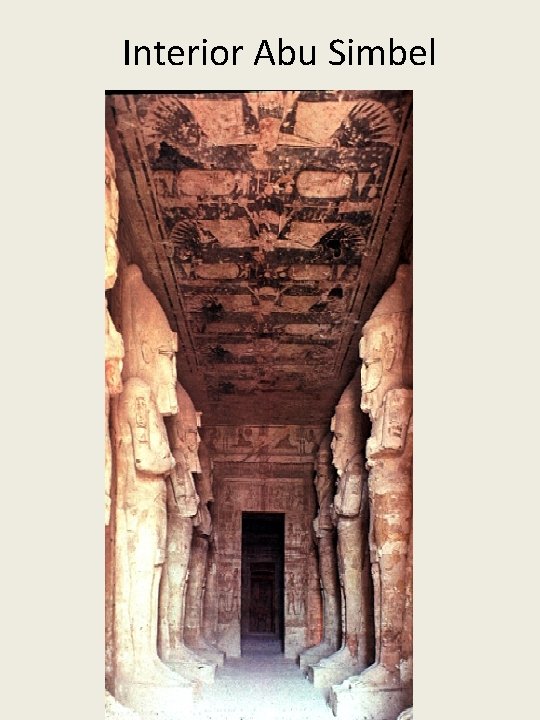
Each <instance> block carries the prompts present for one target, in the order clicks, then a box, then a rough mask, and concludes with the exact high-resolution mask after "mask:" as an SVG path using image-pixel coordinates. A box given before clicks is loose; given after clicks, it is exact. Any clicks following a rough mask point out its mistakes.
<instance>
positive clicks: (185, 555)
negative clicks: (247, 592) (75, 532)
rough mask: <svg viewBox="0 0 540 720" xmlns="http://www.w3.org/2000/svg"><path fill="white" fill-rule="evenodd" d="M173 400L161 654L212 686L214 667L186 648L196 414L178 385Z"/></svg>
mask: <svg viewBox="0 0 540 720" xmlns="http://www.w3.org/2000/svg"><path fill="white" fill-rule="evenodd" d="M176 398H177V403H178V414H177V415H175V416H174V417H171V418H170V419H169V420H168V421H167V424H168V432H169V440H170V444H171V448H172V452H173V455H174V458H175V460H176V468H175V472H174V471H173V472H172V473H171V475H170V478H169V481H168V483H167V557H166V560H165V567H164V573H163V578H162V582H161V587H160V602H159V610H160V611H159V617H160V623H159V627H160V633H159V653H160V656H161V657H162V659H163V660H164V662H166V663H167V665H168V666H169V667H171V668H172V669H173V670H175V671H176V672H179V673H181V674H182V675H183V676H184V677H186V678H189V679H190V680H199V681H201V682H204V683H212V682H214V677H215V668H216V664H215V663H211V662H207V661H206V660H204V659H203V658H202V657H201V656H199V655H198V654H196V653H194V652H193V651H192V650H191V649H190V648H189V647H187V645H186V641H185V634H184V625H185V617H186V593H187V587H188V575H189V564H190V557H191V551H192V537H193V521H194V518H195V516H196V515H197V511H198V508H199V496H198V495H197V491H196V487H195V482H194V478H193V473H197V472H199V471H200V469H201V468H200V463H199V456H198V448H199V442H200V438H199V426H200V413H198V412H197V411H196V410H195V407H194V405H193V402H192V401H191V398H190V397H189V395H188V393H187V392H186V390H185V389H184V388H183V387H182V385H180V383H177V384H176Z"/></svg>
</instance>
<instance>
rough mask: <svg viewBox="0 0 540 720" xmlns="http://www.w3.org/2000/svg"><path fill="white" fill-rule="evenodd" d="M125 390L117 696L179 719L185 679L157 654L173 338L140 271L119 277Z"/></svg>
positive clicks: (119, 448)
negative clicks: (165, 422) (167, 417)
mask: <svg viewBox="0 0 540 720" xmlns="http://www.w3.org/2000/svg"><path fill="white" fill-rule="evenodd" d="M121 313H122V322H121V329H122V333H123V337H124V342H125V347H126V355H125V362H124V369H123V384H124V389H123V392H122V394H121V395H119V396H117V397H116V398H114V401H113V407H112V418H113V429H114V449H115V459H116V468H117V493H116V508H115V520H116V547H115V560H116V573H115V576H116V584H115V600H116V603H115V639H116V657H115V663H116V673H115V696H116V697H117V699H118V700H119V701H120V702H122V703H123V704H125V705H126V706H127V707H129V708H132V709H133V710H136V711H137V712H139V713H140V714H141V715H143V716H153V714H154V713H159V712H163V713H166V714H168V716H170V717H171V718H180V716H183V712H184V711H182V710H180V708H179V706H180V707H181V706H182V705H184V706H185V705H186V704H187V705H188V706H189V705H190V703H191V700H192V688H191V685H190V683H189V682H187V681H186V680H185V679H183V678H182V677H180V676H179V675H177V674H176V673H174V672H173V671H172V670H171V669H170V668H168V667H167V666H166V665H164V664H163V663H162V662H161V660H160V659H159V657H158V654H157V628H158V591H159V582H160V577H161V571H162V565H163V561H164V557H165V537H166V529H167V515H166V505H165V498H166V487H165V477H166V475H168V474H169V473H170V472H171V470H172V469H173V468H174V467H175V461H174V458H173V456H172V454H171V451H170V448H169V441H168V438H167V432H166V430H165V424H164V422H163V417H164V416H165V415H172V414H174V413H176V412H177V410H178V407H177V401H176V393H175V387H174V386H175V382H176V356H175V353H176V350H177V339H176V335H175V333H172V332H171V330H170V328H169V325H168V323H167V319H166V317H165V314H164V312H163V310H162V309H161V307H160V305H159V303H158V302H157V300H156V298H155V296H154V295H153V294H152V292H151V291H150V290H149V289H148V288H147V287H146V285H145V284H144V281H143V279H142V275H141V271H140V270H139V268H138V267H137V266H136V265H130V266H128V267H127V268H126V270H125V272H124V273H122V276H121Z"/></svg>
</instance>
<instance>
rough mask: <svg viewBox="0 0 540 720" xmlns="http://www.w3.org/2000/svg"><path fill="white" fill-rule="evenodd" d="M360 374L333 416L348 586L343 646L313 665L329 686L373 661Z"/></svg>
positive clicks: (341, 553)
mask: <svg viewBox="0 0 540 720" xmlns="http://www.w3.org/2000/svg"><path fill="white" fill-rule="evenodd" d="M359 405H360V378H359V377H358V376H357V375H356V376H355V377H354V378H353V379H352V380H351V381H350V383H349V384H348V385H347V387H346V388H345V390H344V391H343V394H342V396H341V398H340V401H339V403H338V405H337V406H336V412H335V415H334V417H333V419H332V432H333V439H332V444H331V447H332V462H333V464H334V466H335V468H336V470H337V473H338V484H337V492H336V495H335V497H334V505H333V509H334V513H335V518H336V525H337V534H338V560H339V580H340V584H341V591H342V596H341V597H342V645H341V648H340V650H338V651H337V652H335V653H334V654H333V655H330V656H329V657H327V658H324V659H322V660H320V662H318V663H317V664H315V665H312V666H311V667H310V668H309V670H308V677H309V678H310V680H312V682H313V683H314V684H315V686H316V687H323V688H328V687H330V685H332V684H333V683H336V682H339V681H340V680H343V679H344V678H346V677H348V676H349V675H352V674H354V673H355V672H360V671H361V670H363V669H364V668H365V667H367V666H368V665H369V664H370V662H371V660H372V654H373V647H372V645H373V638H372V628H371V622H370V620H371V617H372V613H371V603H372V594H371V592H370V590H371V588H370V582H369V568H368V564H367V562H366V557H367V549H368V546H367V526H366V525H367V518H368V493H367V483H366V472H365V467H364V453H363V447H364V443H365V439H364V435H363V432H362V423H361V417H360V407H359Z"/></svg>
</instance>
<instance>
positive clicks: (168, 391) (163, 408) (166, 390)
mask: <svg viewBox="0 0 540 720" xmlns="http://www.w3.org/2000/svg"><path fill="white" fill-rule="evenodd" d="M175 349H176V348H175V347H173V344H172V342H171V345H170V346H169V347H166V346H161V347H159V348H158V349H157V352H156V357H155V363H156V376H155V377H156V383H157V397H156V402H157V406H158V410H159V412H160V413H161V414H162V415H175V414H176V413H177V412H178V401H177V398H176V353H175Z"/></svg>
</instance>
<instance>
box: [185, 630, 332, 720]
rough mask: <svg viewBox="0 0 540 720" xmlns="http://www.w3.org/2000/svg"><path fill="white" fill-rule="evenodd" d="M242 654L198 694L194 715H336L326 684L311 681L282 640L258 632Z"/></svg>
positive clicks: (276, 719)
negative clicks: (326, 696) (321, 687)
mask: <svg viewBox="0 0 540 720" xmlns="http://www.w3.org/2000/svg"><path fill="white" fill-rule="evenodd" d="M242 652H243V654H242V657H241V658H237V659H230V660H227V661H226V663H225V665H224V666H223V667H221V668H219V670H218V672H217V673H216V681H215V683H214V685H209V686H204V688H203V690H202V692H201V696H200V697H196V698H195V703H194V707H193V716H192V717H193V720H255V719H256V720H331V718H333V715H332V711H331V709H330V708H329V707H328V706H327V705H326V703H325V699H324V694H323V691H322V690H318V689H317V688H315V687H313V685H312V684H311V683H310V682H308V681H307V680H306V679H305V678H304V677H303V674H302V671H301V670H300V669H299V667H298V666H297V665H296V664H295V663H294V661H292V660H287V659H285V658H284V657H283V654H282V653H281V651H280V649H279V642H278V641H277V640H275V641H272V640H270V641H269V640H266V639H265V640H259V639H257V638H256V637H255V636H251V637H248V638H246V640H244V642H243V649H242Z"/></svg>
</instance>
